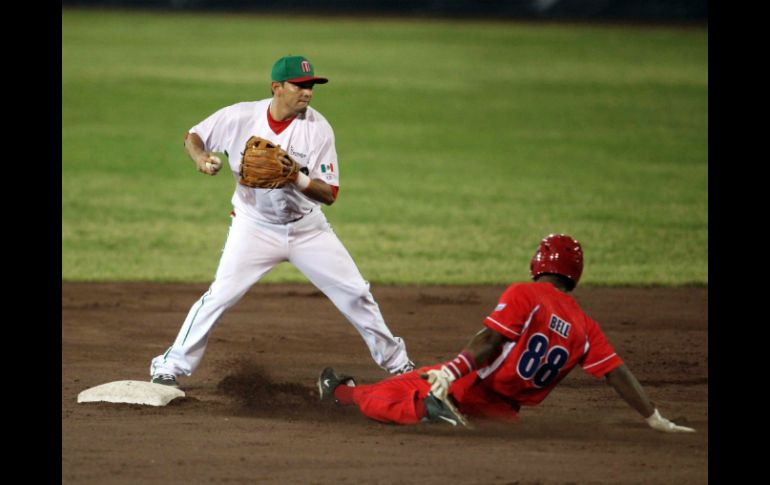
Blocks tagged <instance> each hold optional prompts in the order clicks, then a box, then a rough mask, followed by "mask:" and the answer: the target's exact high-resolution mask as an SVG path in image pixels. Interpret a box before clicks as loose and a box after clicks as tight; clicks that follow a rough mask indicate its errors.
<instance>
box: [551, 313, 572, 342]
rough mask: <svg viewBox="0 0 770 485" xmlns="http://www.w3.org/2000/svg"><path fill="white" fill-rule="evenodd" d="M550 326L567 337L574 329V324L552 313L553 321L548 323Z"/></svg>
mask: <svg viewBox="0 0 770 485" xmlns="http://www.w3.org/2000/svg"><path fill="white" fill-rule="evenodd" d="M548 328H550V329H551V330H553V331H554V332H556V333H558V334H559V335H561V336H562V337H564V338H567V337H568V336H569V331H570V330H571V329H572V324H571V323H569V322H567V321H565V320H562V319H561V318H559V317H557V316H556V315H555V314H554V315H551V321H550V322H549V323H548Z"/></svg>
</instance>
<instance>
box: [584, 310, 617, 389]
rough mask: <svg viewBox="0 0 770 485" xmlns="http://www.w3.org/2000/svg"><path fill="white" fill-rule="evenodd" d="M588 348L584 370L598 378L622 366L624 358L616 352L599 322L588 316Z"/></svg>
mask: <svg viewBox="0 0 770 485" xmlns="http://www.w3.org/2000/svg"><path fill="white" fill-rule="evenodd" d="M585 331H586V343H585V345H586V349H585V354H584V355H583V359H582V361H581V365H582V366H583V370H584V371H586V372H587V373H588V374H591V375H592V376H594V377H596V378H599V379H600V378H602V377H604V375H605V374H607V373H608V372H609V371H611V370H613V369H615V368H617V367H620V366H621V365H622V364H623V360H622V359H621V358H620V356H619V355H618V354H617V353H616V352H615V350H614V349H613V348H612V345H610V342H609V341H608V340H607V337H606V336H605V335H604V332H602V329H601V328H599V324H598V323H596V322H595V321H594V320H592V319H591V318H590V317H588V316H586V324H585Z"/></svg>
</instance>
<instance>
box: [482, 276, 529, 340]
mask: <svg viewBox="0 0 770 485" xmlns="http://www.w3.org/2000/svg"><path fill="white" fill-rule="evenodd" d="M539 309H540V306H539V305H537V304H536V303H535V300H534V298H531V297H530V295H529V293H527V292H526V291H525V287H524V285H521V284H515V285H511V286H509V287H508V289H507V290H505V292H504V293H503V294H502V295H501V296H500V300H499V301H498V302H497V306H496V307H495V309H494V311H492V313H491V314H490V315H489V316H488V317H487V318H486V319H484V325H486V326H487V327H489V328H490V329H492V330H494V331H495V332H498V333H501V334H503V335H505V336H506V337H508V339H509V340H517V339H518V338H519V336H521V334H522V333H524V331H525V330H526V329H527V327H528V326H529V324H530V322H531V321H532V317H534V315H535V313H537V311H538V310H539Z"/></svg>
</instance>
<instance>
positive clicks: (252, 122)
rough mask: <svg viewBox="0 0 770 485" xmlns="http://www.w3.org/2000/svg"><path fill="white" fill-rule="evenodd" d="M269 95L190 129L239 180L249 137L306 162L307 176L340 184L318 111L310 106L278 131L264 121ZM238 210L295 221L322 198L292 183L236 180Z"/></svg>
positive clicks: (327, 127) (326, 127) (331, 146)
mask: <svg viewBox="0 0 770 485" xmlns="http://www.w3.org/2000/svg"><path fill="white" fill-rule="evenodd" d="M270 102H271V99H264V100H262V101H250V102H244V103H238V104H234V105H232V106H227V107H225V108H222V109H220V110H219V111H217V112H216V113H214V114H212V115H211V116H209V117H208V118H206V119H205V120H203V121H202V122H200V123H199V124H197V125H195V126H194V127H193V128H191V129H190V133H195V134H197V135H198V136H199V137H201V140H203V143H204V145H205V149H206V151H209V152H218V153H225V154H226V155H227V158H228V160H229V163H230V170H231V171H232V173H233V176H234V177H235V179H236V180H237V179H238V178H239V168H240V163H241V157H242V156H243V149H244V147H245V146H246V142H247V141H248V139H249V138H251V137H252V136H258V137H260V138H264V139H266V140H270V141H271V142H273V143H275V144H276V145H280V146H281V147H282V148H283V149H284V150H286V151H287V152H288V153H289V155H291V157H292V158H293V159H294V160H295V161H296V162H297V163H298V164H299V166H300V168H302V167H307V170H308V176H309V177H310V178H311V179H321V180H323V181H324V182H326V183H327V184H329V185H334V186H337V187H339V164H338V162H337V150H336V149H335V145H334V132H333V130H332V127H331V125H329V122H328V121H326V118H324V117H323V116H322V115H321V113H319V112H318V111H316V110H314V109H313V108H310V107H308V108H307V110H306V111H305V113H304V114H300V115H298V116H297V117H296V118H295V119H294V120H293V121H292V122H291V124H290V125H289V126H288V127H287V128H286V129H285V130H284V131H282V132H281V133H280V134H275V132H273V130H272V129H271V128H270V125H269V124H268V121H267V110H268V109H269V107H270ZM232 203H233V207H235V212H236V213H237V214H238V215H241V214H243V215H245V216H247V217H249V218H250V219H254V220H258V221H263V222H272V223H277V224H284V223H287V222H290V221H294V220H296V219H298V218H300V217H302V216H304V215H307V214H308V213H309V212H310V211H311V210H313V209H315V208H318V207H320V203H319V202H317V201H315V200H313V199H310V198H308V197H305V196H304V195H302V193H301V192H300V191H299V190H297V188H296V187H295V186H294V185H293V184H287V185H286V186H285V187H283V188H281V189H253V188H251V187H246V186H245V185H241V184H237V186H236V189H235V193H234V194H233V199H232Z"/></svg>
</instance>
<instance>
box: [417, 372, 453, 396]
mask: <svg viewBox="0 0 770 485" xmlns="http://www.w3.org/2000/svg"><path fill="white" fill-rule="evenodd" d="M423 375H426V376H427V377H423V379H427V380H428V382H430V392H432V393H433V395H434V396H436V397H437V398H439V399H446V396H447V394H448V393H449V386H450V385H451V384H452V382H454V380H455V375H454V374H453V373H452V371H450V370H449V369H448V368H447V366H445V365H444V366H441V369H431V370H429V371H428V372H427V373H426V374H422V373H421V374H420V377H422V376H423Z"/></svg>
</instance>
